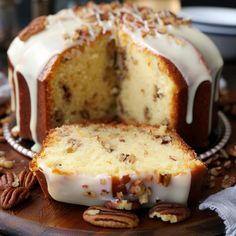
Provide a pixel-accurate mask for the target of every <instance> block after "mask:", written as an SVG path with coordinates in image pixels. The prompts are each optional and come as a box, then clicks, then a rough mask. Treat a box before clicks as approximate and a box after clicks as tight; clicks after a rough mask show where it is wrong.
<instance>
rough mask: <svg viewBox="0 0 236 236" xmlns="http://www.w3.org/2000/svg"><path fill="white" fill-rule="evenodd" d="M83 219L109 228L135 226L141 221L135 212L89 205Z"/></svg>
mask: <svg viewBox="0 0 236 236" xmlns="http://www.w3.org/2000/svg"><path fill="white" fill-rule="evenodd" d="M83 219H84V220H85V221H86V222H88V223H90V224H92V225H96V226H100V227H108V228H134V227H136V226H137V225H138V223H139V218H138V217H137V216H136V215H135V214H133V213H130V212H124V211H120V210H114V209H108V208H106V207H101V206H92V207H89V208H88V209H87V210H86V211H85V212H84V214H83Z"/></svg>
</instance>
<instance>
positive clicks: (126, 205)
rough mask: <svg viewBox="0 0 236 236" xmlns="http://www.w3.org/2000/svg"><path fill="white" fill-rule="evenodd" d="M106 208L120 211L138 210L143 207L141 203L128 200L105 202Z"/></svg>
mask: <svg viewBox="0 0 236 236" xmlns="http://www.w3.org/2000/svg"><path fill="white" fill-rule="evenodd" d="M104 205H105V207H107V208H110V209H118V210H127V211H130V210H136V209H139V208H140V207H141V205H140V203H139V202H137V201H136V202H130V201H128V200H119V199H118V200H115V201H108V202H105V204H104Z"/></svg>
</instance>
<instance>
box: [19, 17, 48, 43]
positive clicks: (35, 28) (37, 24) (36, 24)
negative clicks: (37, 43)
mask: <svg viewBox="0 0 236 236" xmlns="http://www.w3.org/2000/svg"><path fill="white" fill-rule="evenodd" d="M46 25H47V17H46V16H40V17H38V18H36V19H34V20H33V21H32V22H31V23H30V24H29V25H28V26H27V27H26V28H24V29H23V30H22V31H21V32H20V34H19V38H20V40H22V41H27V40H28V39H29V38H30V37H31V36H33V35H35V34H37V33H39V32H41V31H43V30H44V29H45V27H46Z"/></svg>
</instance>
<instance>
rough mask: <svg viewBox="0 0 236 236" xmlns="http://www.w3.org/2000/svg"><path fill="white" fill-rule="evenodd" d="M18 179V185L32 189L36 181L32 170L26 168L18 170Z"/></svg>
mask: <svg viewBox="0 0 236 236" xmlns="http://www.w3.org/2000/svg"><path fill="white" fill-rule="evenodd" d="M19 181H20V186H22V187H25V188H27V189H29V190H30V189H33V188H34V187H35V186H36V184H37V182H38V181H37V178H36V176H35V175H34V174H33V172H31V171H29V170H26V169H24V170H22V171H21V172H20V174H19Z"/></svg>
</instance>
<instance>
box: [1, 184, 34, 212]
mask: <svg viewBox="0 0 236 236" xmlns="http://www.w3.org/2000/svg"><path fill="white" fill-rule="evenodd" d="M29 196H30V192H29V190H28V189H27V188H25V187H17V188H14V187H8V188H6V189H5V190H4V191H3V193H2V195H1V206H2V208H3V209H10V208H12V207H14V206H16V205H18V204H19V203H21V202H23V201H25V200H26V199H28V198H29Z"/></svg>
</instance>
